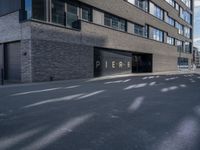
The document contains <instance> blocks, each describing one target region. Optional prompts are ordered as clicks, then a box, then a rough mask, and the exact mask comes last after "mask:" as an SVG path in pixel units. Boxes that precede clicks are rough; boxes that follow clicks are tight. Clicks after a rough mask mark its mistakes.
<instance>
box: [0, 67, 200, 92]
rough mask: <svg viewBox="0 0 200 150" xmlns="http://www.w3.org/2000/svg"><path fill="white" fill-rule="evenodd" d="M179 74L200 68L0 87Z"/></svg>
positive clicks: (13, 85) (10, 84)
mask: <svg viewBox="0 0 200 150" xmlns="http://www.w3.org/2000/svg"><path fill="white" fill-rule="evenodd" d="M181 74H200V69H199V70H195V71H191V70H181V71H166V72H155V73H132V74H121V75H110V76H103V77H97V78H90V79H73V80H59V81H45V82H34V83H9V84H5V85H0V89H1V88H7V87H18V86H31V85H43V84H47V83H52V84H57V83H70V82H93V81H101V80H108V79H117V78H126V77H144V76H158V75H162V76H164V75H181Z"/></svg>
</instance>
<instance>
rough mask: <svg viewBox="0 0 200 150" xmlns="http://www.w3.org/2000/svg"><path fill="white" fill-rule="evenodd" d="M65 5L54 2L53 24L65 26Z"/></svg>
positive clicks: (53, 0)
mask: <svg viewBox="0 0 200 150" xmlns="http://www.w3.org/2000/svg"><path fill="white" fill-rule="evenodd" d="M65 17H66V15H65V3H64V2H63V1H58V0H52V22H53V23H57V24H61V25H65V24H66V19H65Z"/></svg>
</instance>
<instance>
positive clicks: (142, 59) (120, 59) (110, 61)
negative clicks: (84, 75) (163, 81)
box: [94, 48, 152, 77]
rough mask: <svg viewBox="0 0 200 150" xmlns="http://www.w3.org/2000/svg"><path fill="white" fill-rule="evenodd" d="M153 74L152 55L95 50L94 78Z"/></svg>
mask: <svg viewBox="0 0 200 150" xmlns="http://www.w3.org/2000/svg"><path fill="white" fill-rule="evenodd" d="M147 72H152V55H151V54H143V53H131V52H125V51H119V50H112V49H103V48H95V50H94V76H95V77H99V76H105V75H114V74H129V73H147Z"/></svg>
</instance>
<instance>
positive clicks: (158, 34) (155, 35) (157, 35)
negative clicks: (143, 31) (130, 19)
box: [149, 27, 164, 42]
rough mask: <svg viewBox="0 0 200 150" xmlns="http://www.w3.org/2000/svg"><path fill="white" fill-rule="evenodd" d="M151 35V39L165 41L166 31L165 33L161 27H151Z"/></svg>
mask: <svg viewBox="0 0 200 150" xmlns="http://www.w3.org/2000/svg"><path fill="white" fill-rule="evenodd" d="M149 37H150V39H153V40H156V41H160V42H163V37H164V33H163V31H161V30H159V29H155V28H153V27H151V28H150V33H149Z"/></svg>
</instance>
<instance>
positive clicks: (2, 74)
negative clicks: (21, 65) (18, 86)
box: [1, 69, 4, 85]
mask: <svg viewBox="0 0 200 150" xmlns="http://www.w3.org/2000/svg"><path fill="white" fill-rule="evenodd" d="M1 85H4V70H3V69H1Z"/></svg>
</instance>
